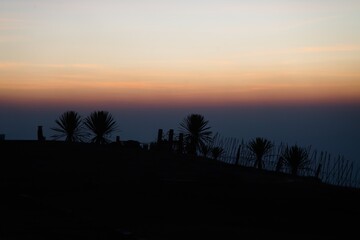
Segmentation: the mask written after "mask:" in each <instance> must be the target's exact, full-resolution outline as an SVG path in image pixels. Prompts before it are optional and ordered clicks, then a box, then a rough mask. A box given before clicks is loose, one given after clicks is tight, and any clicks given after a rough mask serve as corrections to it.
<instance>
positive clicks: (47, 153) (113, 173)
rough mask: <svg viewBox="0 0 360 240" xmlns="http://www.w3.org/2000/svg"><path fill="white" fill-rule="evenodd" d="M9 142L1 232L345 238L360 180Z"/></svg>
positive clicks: (2, 146) (15, 235) (352, 225)
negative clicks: (342, 181)
mask: <svg viewBox="0 0 360 240" xmlns="http://www.w3.org/2000/svg"><path fill="white" fill-rule="evenodd" d="M125 146H127V147H124V145H120V144H119V143H112V144H107V145H97V144H91V143H72V144H70V143H65V142H58V141H45V142H39V141H2V142H0V150H1V153H2V158H1V159H2V160H1V167H0V171H1V179H2V181H1V189H2V192H3V197H2V202H3V203H2V204H1V238H2V239H79V238H85V239H189V238H190V239H193V238H195V239H196V238H198V239H205V238H206V239H208V238H221V239H235V238H241V237H251V238H254V239H256V238H262V239H263V238H274V237H275V238H276V239H285V238H286V239H288V238H291V239H315V238H316V239H339V238H344V237H345V238H346V236H350V235H352V234H357V229H356V227H357V225H358V222H359V219H360V218H359V217H360V206H359V202H360V201H359V200H360V192H359V190H358V189H352V188H345V187H337V186H332V185H327V184H324V183H321V182H320V181H318V180H317V179H315V178H310V177H298V176H291V175H289V174H282V173H276V172H269V171H265V170H259V169H255V168H246V167H241V166H234V165H229V164H226V163H223V162H219V161H215V160H211V159H207V158H201V157H194V156H189V155H184V154H176V153H174V152H169V151H161V150H144V149H141V148H138V147H136V145H133V144H129V145H125Z"/></svg>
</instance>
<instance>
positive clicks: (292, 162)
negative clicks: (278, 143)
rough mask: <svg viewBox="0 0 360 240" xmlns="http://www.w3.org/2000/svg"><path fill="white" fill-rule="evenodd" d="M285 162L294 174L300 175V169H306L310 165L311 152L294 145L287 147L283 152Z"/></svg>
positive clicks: (282, 156)
mask: <svg viewBox="0 0 360 240" xmlns="http://www.w3.org/2000/svg"><path fill="white" fill-rule="evenodd" d="M281 158H282V160H283V162H284V163H285V164H286V165H287V166H288V167H290V169H291V174H292V175H294V176H295V175H298V172H299V170H301V169H306V168H307V167H309V165H310V159H309V153H308V151H307V150H306V149H305V148H301V147H298V146H297V145H294V146H292V147H286V148H285V150H284V152H283V153H282V154H281Z"/></svg>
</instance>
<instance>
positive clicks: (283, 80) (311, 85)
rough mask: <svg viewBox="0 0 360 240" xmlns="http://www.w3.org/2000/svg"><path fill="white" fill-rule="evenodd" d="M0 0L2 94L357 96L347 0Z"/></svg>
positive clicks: (69, 99)
mask: <svg viewBox="0 0 360 240" xmlns="http://www.w3.org/2000/svg"><path fill="white" fill-rule="evenodd" d="M0 6H1V7H0V16H1V17H0V52H1V55H0V101H1V102H2V103H7V104H19V105H26V104H37V105H46V104H48V105H51V104H71V103H74V104H83V105H85V104H93V103H104V104H110V105H119V106H122V105H127V104H130V105H138V106H165V105H166V106H171V105H173V106H190V105H193V104H199V105H204V106H205V105H206V106H215V105H229V104H263V103H273V104H284V103H285V104H302V103H306V104H316V103H360V30H359V29H360V26H359V22H360V17H359V16H360V3H359V2H358V1H353V0H349V1H347V2H346V3H344V2H343V1H340V0H331V1H323V0H315V1H312V2H301V3H300V2H299V1H292V0H290V1H286V2H285V1H282V0H271V1H267V2H266V3H264V2H261V1H241V2H236V1H231V0H224V1H211V2H209V3H208V4H203V2H201V1H197V0H194V1H182V2H181V3H180V2H178V1H166V2H164V1H160V0H157V1H152V2H149V1H137V2H136V3H131V2H126V1H112V0H106V1H92V2H88V1H86V2H85V1H80V0H79V1H61V3H60V2H58V1H52V0H48V1H41V0H29V1H18V0H12V1H10V0H5V1H3V2H2V3H1V5H0Z"/></svg>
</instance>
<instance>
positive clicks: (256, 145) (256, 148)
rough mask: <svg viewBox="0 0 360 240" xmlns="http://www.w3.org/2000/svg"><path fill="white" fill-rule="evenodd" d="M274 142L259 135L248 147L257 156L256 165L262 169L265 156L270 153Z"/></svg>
mask: <svg viewBox="0 0 360 240" xmlns="http://www.w3.org/2000/svg"><path fill="white" fill-rule="evenodd" d="M273 146H274V145H273V144H272V143H271V142H270V141H269V140H267V139H264V138H260V137H257V138H255V139H253V140H251V141H250V142H249V143H248V145H247V147H248V149H249V150H250V151H251V152H252V153H253V154H254V155H255V156H256V161H255V164H254V167H255V168H256V167H257V168H259V169H262V165H263V157H264V156H265V155H266V154H268V153H269V152H270V151H271V149H272V148H273Z"/></svg>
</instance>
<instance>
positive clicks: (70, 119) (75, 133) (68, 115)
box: [51, 111, 83, 142]
mask: <svg viewBox="0 0 360 240" xmlns="http://www.w3.org/2000/svg"><path fill="white" fill-rule="evenodd" d="M55 123H56V124H57V125H58V127H55V128H51V129H52V130H53V131H55V132H57V133H58V134H55V135H53V136H52V137H53V138H55V139H60V138H64V137H65V141H66V142H78V141H81V140H82V138H83V133H82V119H81V116H80V115H79V114H78V113H77V112H75V111H66V112H64V113H63V114H62V115H61V116H60V117H59V119H57V120H55Z"/></svg>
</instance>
